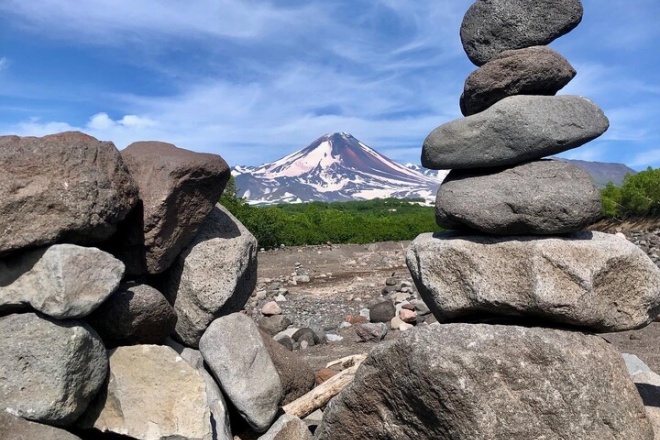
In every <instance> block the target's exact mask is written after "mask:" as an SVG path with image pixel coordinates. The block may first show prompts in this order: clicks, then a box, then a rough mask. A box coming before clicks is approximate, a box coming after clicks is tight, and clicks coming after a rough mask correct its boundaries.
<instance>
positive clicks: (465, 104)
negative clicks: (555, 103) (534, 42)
mask: <svg viewBox="0 0 660 440" xmlns="http://www.w3.org/2000/svg"><path fill="white" fill-rule="evenodd" d="M575 74H576V72H575V69H574V68H573V66H571V64H570V63H569V62H568V61H567V60H566V58H564V57H563V56H561V55H560V54H558V53H557V52H555V51H554V50H552V49H550V48H549V47H546V46H533V47H527V48H525V49H518V50H507V51H505V52H502V53H501V54H499V55H497V56H496V57H494V58H493V59H492V60H490V61H489V62H488V63H486V64H484V65H483V66H481V67H480V68H479V69H477V70H475V71H474V72H472V73H471V74H470V76H468V77H467V80H465V87H464V90H463V94H462V95H461V100H460V105H461V112H463V114H464V115H465V116H470V115H473V114H475V113H479V112H481V111H484V110H486V109H487V108H488V107H490V106H491V105H493V104H495V103H496V102H497V101H500V100H501V99H504V98H506V97H507V96H513V95H554V94H555V93H557V92H558V91H559V90H561V89H562V88H563V87H564V86H565V85H566V84H568V83H569V82H570V81H571V80H572V79H573V78H574V77H575Z"/></svg>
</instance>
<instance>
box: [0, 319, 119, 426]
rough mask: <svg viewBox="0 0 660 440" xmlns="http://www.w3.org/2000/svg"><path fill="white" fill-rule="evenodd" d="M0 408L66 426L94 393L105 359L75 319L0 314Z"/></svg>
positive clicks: (96, 339) (102, 376) (99, 345)
mask: <svg viewBox="0 0 660 440" xmlns="http://www.w3.org/2000/svg"><path fill="white" fill-rule="evenodd" d="M0 334H1V335H2V342H0V378H2V386H0V407H2V408H3V409H4V410H5V411H7V412H9V413H11V414H14V415H17V416H20V417H23V418H25V419H28V420H34V421H37V422H43V423H47V424H52V425H59V426H67V425H71V424H72V423H73V422H75V420H76V419H77V418H78V417H79V416H80V415H81V414H82V413H83V411H85V409H86V408H87V405H88V404H89V402H90V401H91V400H92V398H93V397H94V396H95V395H96V393H97V392H98V391H99V389H100V388H101V386H102V385H103V382H104V380H105V377H106V374H107V371H108V359H107V356H106V353H105V348H103V343H102V342H101V340H100V339H99V337H98V335H96V333H95V332H94V331H93V330H91V329H90V328H89V327H87V326H86V325H85V324H83V323H81V322H78V321H55V320H52V319H50V318H46V317H41V316H38V315H36V314H34V313H25V314H13V315H8V316H3V317H0Z"/></svg>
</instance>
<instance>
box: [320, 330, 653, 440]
mask: <svg viewBox="0 0 660 440" xmlns="http://www.w3.org/2000/svg"><path fill="white" fill-rule="evenodd" d="M315 438H316V439H317V440H354V439H360V440H400V439H420V440H494V439H502V440H504V439H519V440H522V439H553V440H554V439H581V440H601V439H616V440H631V439H636V440H651V439H653V430H652V427H651V425H650V423H649V421H648V419H647V418H646V414H645V412H644V406H643V404H642V400H641V399H640V396H639V394H638V393H637V390H636V389H635V386H634V385H633V383H632V381H631V380H630V378H629V377H628V372H627V371H626V367H625V364H624V362H623V359H622V358H621V355H620V354H619V352H618V351H617V350H616V349H615V348H614V347H613V346H612V345H610V344H608V343H607V342H606V341H604V340H603V339H601V338H599V337H598V336H593V335H585V334H582V333H580V332H571V331H562V330H554V329H547V328H525V327H517V326H511V325H507V326H501V325H483V324H446V325H440V324H432V325H430V326H427V327H421V328H419V329H415V330H411V331H408V332H406V333H404V334H403V335H401V336H400V337H399V338H398V339H397V340H396V341H393V342H392V343H390V344H381V345H378V346H376V347H375V348H374V349H373V350H372V351H371V353H370V354H369V356H368V357H367V359H366V360H365V361H364V362H363V363H362V365H361V366H360V368H359V369H358V371H357V373H356V375H355V379H354V380H353V382H352V383H351V384H350V385H349V386H347V387H346V388H345V389H344V390H343V391H342V392H341V393H340V394H339V395H338V396H337V397H335V398H334V399H333V400H331V401H330V404H329V405H328V407H327V409H326V410H325V412H324V415H323V421H322V424H321V426H319V428H318V429H317V431H316V436H315Z"/></svg>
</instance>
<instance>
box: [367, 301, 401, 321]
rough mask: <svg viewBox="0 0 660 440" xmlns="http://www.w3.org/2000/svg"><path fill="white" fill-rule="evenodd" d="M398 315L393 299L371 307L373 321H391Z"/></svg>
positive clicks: (370, 314)
mask: <svg viewBox="0 0 660 440" xmlns="http://www.w3.org/2000/svg"><path fill="white" fill-rule="evenodd" d="M395 315H396V307H394V304H393V303H392V301H382V302H379V303H378V304H374V305H373V306H371V307H370V308H369V320H370V321H371V322H390V321H391V320H392V318H394V316H395Z"/></svg>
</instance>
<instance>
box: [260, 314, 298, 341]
mask: <svg viewBox="0 0 660 440" xmlns="http://www.w3.org/2000/svg"><path fill="white" fill-rule="evenodd" d="M291 324H292V323H291V320H290V319H289V318H287V317H286V316H284V315H274V316H264V317H263V318H261V320H260V321H259V328H261V329H262V330H263V331H265V332H266V333H268V334H270V335H271V336H275V335H276V334H278V333H279V332H281V331H283V330H286V329H287V328H289V326H290V325H291Z"/></svg>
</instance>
